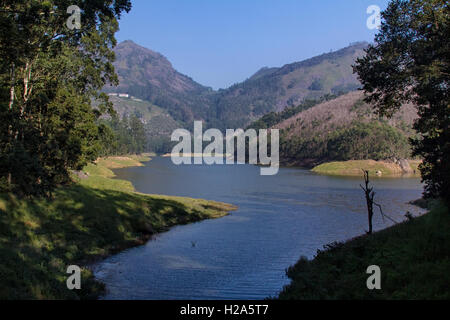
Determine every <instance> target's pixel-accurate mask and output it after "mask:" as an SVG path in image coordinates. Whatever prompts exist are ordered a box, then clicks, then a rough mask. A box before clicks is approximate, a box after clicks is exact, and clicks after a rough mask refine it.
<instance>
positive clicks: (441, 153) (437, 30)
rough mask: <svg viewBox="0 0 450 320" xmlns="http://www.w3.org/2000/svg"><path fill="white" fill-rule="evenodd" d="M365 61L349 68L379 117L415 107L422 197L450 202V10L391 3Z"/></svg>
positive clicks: (419, 1) (433, 1)
mask: <svg viewBox="0 0 450 320" xmlns="http://www.w3.org/2000/svg"><path fill="white" fill-rule="evenodd" d="M382 18H383V19H382V25H381V29H380V31H379V33H378V34H377V35H376V37H375V43H374V44H373V45H370V46H369V48H368V49H367V50H366V53H367V55H366V56H365V57H363V58H360V59H358V60H357V64H356V66H355V67H354V70H355V72H357V73H358V75H359V78H360V80H361V82H362V84H363V89H364V90H365V92H366V93H367V97H366V101H367V102H370V103H374V104H375V106H376V110H377V112H378V113H379V114H380V115H385V116H392V115H393V114H394V113H395V112H396V111H397V110H398V109H399V108H400V106H401V105H402V104H403V103H405V102H413V103H415V104H416V105H417V106H418V114H419V119H418V120H417V121H416V123H415V125H414V126H415V129H416V130H417V131H418V133H420V135H421V137H420V138H419V139H415V140H413V147H414V154H415V155H419V156H421V157H423V159H424V162H423V164H422V165H421V167H420V170H421V173H422V179H423V181H424V182H425V196H426V197H442V198H443V199H445V200H446V201H450V200H449V199H450V139H449V138H450V130H449V129H450V99H449V81H450V63H449V60H450V43H449V34H450V9H449V3H448V1H447V0H393V1H391V2H390V3H389V5H388V8H387V9H386V10H385V11H384V12H383V13H382Z"/></svg>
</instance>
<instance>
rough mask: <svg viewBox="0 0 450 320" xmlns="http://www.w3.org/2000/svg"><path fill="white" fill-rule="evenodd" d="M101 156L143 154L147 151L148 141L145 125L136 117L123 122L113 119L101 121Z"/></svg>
mask: <svg viewBox="0 0 450 320" xmlns="http://www.w3.org/2000/svg"><path fill="white" fill-rule="evenodd" d="M100 122H101V128H102V131H101V135H100V144H101V149H100V150H101V151H100V155H101V156H110V155H122V154H141V153H143V152H145V151H147V148H148V145H147V144H148V141H147V136H146V133H145V129H144V125H143V124H142V122H141V120H139V119H138V118H137V117H136V116H135V115H132V116H131V117H130V118H128V117H126V116H124V117H123V119H122V120H120V119H118V118H117V117H113V118H112V119H111V120H105V119H103V120H101V121H100Z"/></svg>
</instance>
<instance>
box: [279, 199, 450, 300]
mask: <svg viewBox="0 0 450 320" xmlns="http://www.w3.org/2000/svg"><path fill="white" fill-rule="evenodd" d="M410 203H411V204H413V205H416V206H419V207H421V208H424V207H427V209H428V210H427V212H426V213H425V214H423V215H420V216H417V217H411V216H410V217H408V219H407V220H406V221H404V222H400V223H398V224H395V225H393V226H391V227H388V228H386V229H383V230H380V231H377V232H374V233H373V234H371V235H367V234H365V235H364V234H363V235H360V236H357V237H354V238H351V239H348V240H345V241H342V242H335V243H331V244H328V245H326V246H324V248H323V249H321V250H318V251H317V254H316V255H315V256H314V257H313V258H312V259H308V258H306V257H300V259H299V260H298V261H297V262H296V263H295V264H294V265H292V266H290V267H289V268H288V269H287V271H286V275H287V276H288V278H289V279H290V280H291V282H290V284H288V285H286V286H285V287H284V288H283V289H282V291H281V292H280V293H279V294H278V295H277V296H276V297H274V299H276V300H348V299H357V300H362V299H364V300H366V299H370V300H390V299H394V300H398V299H400V300H403V299H408V300H411V299H412V300H421V299H435V300H436V299H437V300H440V299H448V298H449V296H450V295H449V292H448V290H447V288H448V285H450V278H449V277H448V276H447V270H448V268H449V267H450V262H449V261H450V260H449V259H448V252H449V245H448V243H449V242H448V241H446V240H447V239H448V238H449V234H448V232H446V230H447V229H448V226H450V218H449V215H448V213H449V212H448V207H446V206H445V204H444V203H442V202H439V201H431V202H429V201H427V200H423V199H418V200H415V201H411V202H410ZM430 238H431V239H440V241H439V242H430V241H429V239H430ZM370 265H377V266H379V267H380V269H381V272H382V278H381V279H382V290H368V289H367V287H366V280H367V278H368V277H369V275H368V274H367V273H366V269H367V268H368V266H370ZM399 284H401V285H399Z"/></svg>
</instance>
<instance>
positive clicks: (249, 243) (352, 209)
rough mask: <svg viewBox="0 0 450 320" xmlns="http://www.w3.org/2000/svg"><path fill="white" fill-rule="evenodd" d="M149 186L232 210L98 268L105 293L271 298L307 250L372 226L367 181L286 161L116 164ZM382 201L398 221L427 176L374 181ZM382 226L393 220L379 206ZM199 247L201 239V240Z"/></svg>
mask: <svg viewBox="0 0 450 320" xmlns="http://www.w3.org/2000/svg"><path fill="white" fill-rule="evenodd" d="M116 173H117V175H118V178H121V179H127V180H130V181H132V182H133V184H134V185H135V187H136V189H137V190H138V191H140V192H145V193H153V194H167V195H176V196H188V197H195V198H204V199H211V200H217V201H224V202H228V203H232V204H235V205H238V206H239V210H238V211H236V212H233V213H232V215H230V216H227V217H224V218H221V219H217V220H208V221H203V222H200V223H196V224H191V225H187V226H179V227H175V228H173V229H171V230H170V231H169V232H167V233H164V234H160V235H158V236H156V237H155V238H154V240H153V241H149V242H148V243H147V244H146V245H145V246H141V247H138V248H133V249H130V250H127V251H124V252H122V253H120V254H118V255H116V256H113V257H111V258H108V259H106V260H105V261H103V262H102V263H99V264H98V265H96V266H95V268H94V272H95V275H96V277H97V278H98V279H100V280H101V281H103V282H104V283H106V286H107V295H106V296H105V297H104V298H105V299H263V298H266V297H268V296H275V295H276V294H277V293H278V292H279V291H280V290H281V289H282V287H283V286H284V285H286V284H288V283H289V280H288V279H287V278H286V276H285V269H286V268H287V267H289V266H290V265H292V264H294V263H295V262H296V261H297V260H298V258H299V257H300V256H307V257H309V258H312V257H313V256H314V255H315V253H316V251H317V249H320V248H322V247H323V245H325V244H328V243H330V242H333V241H342V240H346V239H349V238H351V237H354V236H357V235H360V234H362V233H364V232H365V230H366V229H367V218H366V215H367V214H366V208H365V200H364V195H363V192H362V190H361V189H360V187H359V184H360V183H361V179H354V178H338V177H326V176H320V175H316V174H313V173H311V172H309V171H306V170H302V169H287V168H282V169H280V172H279V174H278V175H276V176H265V177H264V176H260V175H259V168H258V167H256V166H251V165H234V166H206V165H205V166H175V165H173V164H172V163H171V161H170V158H154V159H153V160H152V161H151V162H149V163H147V164H146V166H145V167H138V168H126V169H120V170H116ZM373 184H374V186H375V191H376V192H377V195H376V200H377V201H378V203H380V204H382V205H383V207H384V211H385V213H387V214H389V215H390V216H391V217H392V218H394V219H395V220H397V221H401V220H403V218H404V214H405V212H406V211H410V212H411V213H413V214H419V213H420V211H419V209H418V208H416V207H414V206H411V205H408V204H406V202H408V201H410V200H413V199H417V198H419V197H420V196H421V184H420V181H419V179H413V178H398V179H374V180H373ZM374 224H375V229H381V228H385V227H387V226H389V221H385V222H383V221H382V219H381V217H380V215H379V214H378V213H377V214H376V216H374ZM193 244H195V245H193Z"/></svg>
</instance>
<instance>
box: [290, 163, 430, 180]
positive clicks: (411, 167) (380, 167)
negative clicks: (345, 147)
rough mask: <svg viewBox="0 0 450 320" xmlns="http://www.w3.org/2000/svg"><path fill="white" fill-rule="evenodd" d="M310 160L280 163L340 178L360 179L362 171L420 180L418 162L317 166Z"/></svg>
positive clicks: (377, 176) (375, 176)
mask: <svg viewBox="0 0 450 320" xmlns="http://www.w3.org/2000/svg"><path fill="white" fill-rule="evenodd" d="M314 162H315V161H313V160H312V159H309V160H304V161H300V162H299V161H294V160H289V161H286V160H285V161H281V164H282V167H286V168H301V169H305V170H309V171H311V172H314V173H317V174H321V175H326V176H340V177H362V176H363V173H362V170H368V171H369V173H370V175H371V176H372V177H374V178H420V170H419V169H418V167H419V165H420V163H421V161H420V160H406V159H401V160H397V161H396V162H394V161H388V160H379V161H377V160H371V159H369V160H348V161H330V162H324V163H321V164H318V165H315V164H314Z"/></svg>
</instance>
